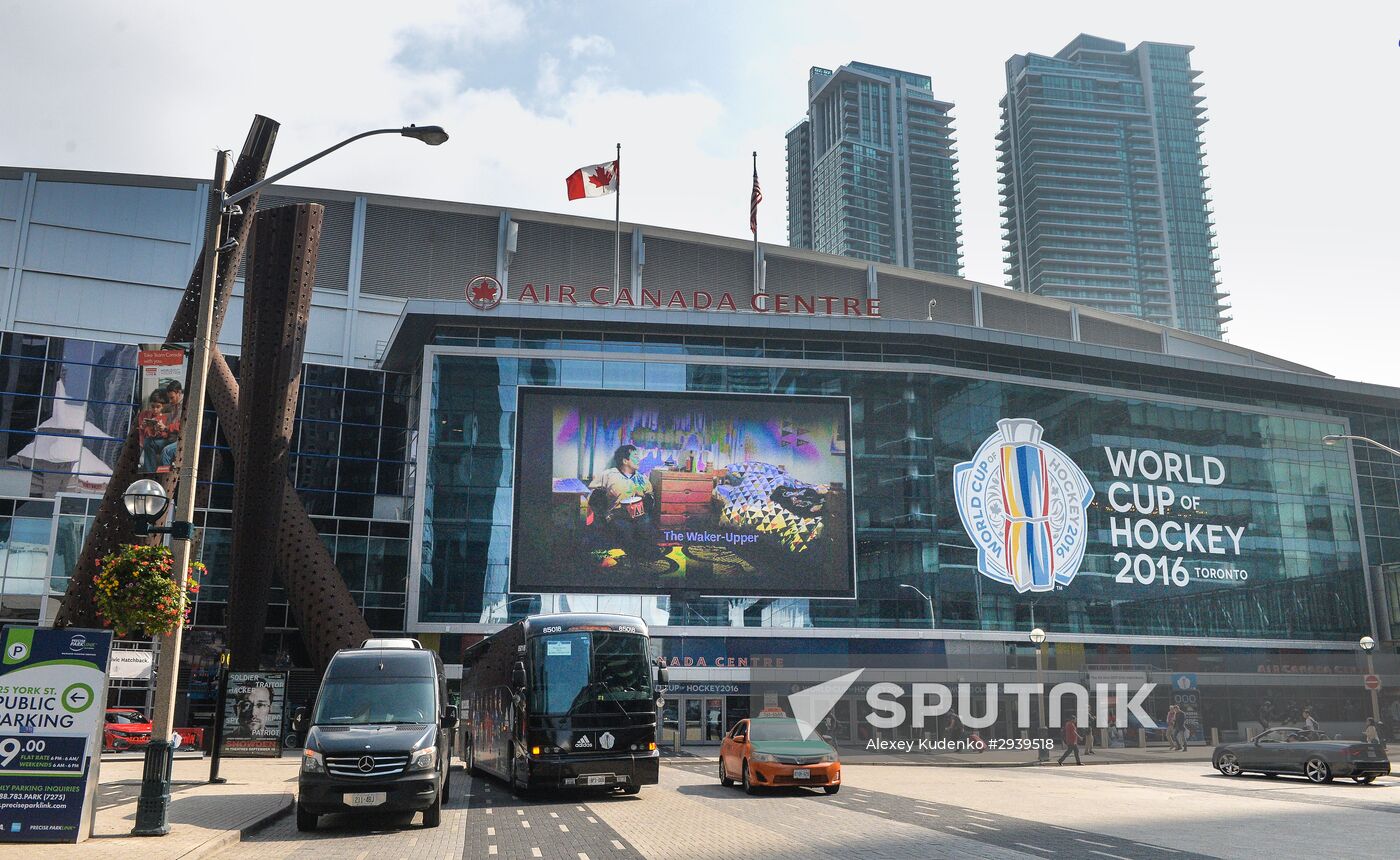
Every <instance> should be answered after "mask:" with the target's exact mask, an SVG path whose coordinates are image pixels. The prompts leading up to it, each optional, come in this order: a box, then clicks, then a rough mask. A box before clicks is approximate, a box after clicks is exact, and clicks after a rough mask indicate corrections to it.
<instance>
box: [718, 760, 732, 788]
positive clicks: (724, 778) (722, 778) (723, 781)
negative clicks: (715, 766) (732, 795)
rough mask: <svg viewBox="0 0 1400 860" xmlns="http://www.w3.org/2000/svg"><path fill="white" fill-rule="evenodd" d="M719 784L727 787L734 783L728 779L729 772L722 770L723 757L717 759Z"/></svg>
mask: <svg viewBox="0 0 1400 860" xmlns="http://www.w3.org/2000/svg"><path fill="white" fill-rule="evenodd" d="M719 784H720V785H722V786H724V787H725V788H729V787H730V786H731V785H733V784H734V780H732V779H730V778H729V774H727V773H725V772H724V759H723V758H721V759H720V760H719Z"/></svg>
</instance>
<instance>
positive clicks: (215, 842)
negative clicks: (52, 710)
mask: <svg viewBox="0 0 1400 860" xmlns="http://www.w3.org/2000/svg"><path fill="white" fill-rule="evenodd" d="M298 762H299V758H297V757H293V756H288V757H286V758H282V759H225V760H224V761H223V762H222V764H221V767H220V775H222V776H223V777H225V778H226V779H227V780H228V782H226V783H224V784H222V785H209V784H208V783H207V782H205V780H206V779H207V778H208V776H209V763H208V761H206V760H204V759H183V758H182V759H177V760H176V761H175V766H174V770H173V772H172V785H171V792H170V833H169V834H168V835H166V836H159V837H142V836H132V835H131V828H132V827H133V826H134V825H135V823H136V798H137V796H138V794H139V793H140V788H141V767H142V764H141V762H140V761H139V760H130V761H104V762H103V763H102V770H101V772H100V779H101V782H100V784H99V785H98V795H97V820H96V823H95V825H94V827H93V837H92V838H91V839H88V840H87V841H86V842H82V843H79V844H77V845H7V846H5V848H4V849H3V856H4V858H5V860H58V858H62V860H70V858H72V860H133V858H139V860H175V858H192V857H198V856H201V855H207V854H209V853H212V852H213V851H215V850H218V849H219V848H221V847H223V846H225V845H228V844H236V843H237V839H238V834H239V832H240V831H241V830H243V829H244V828H246V827H250V826H253V825H255V824H257V823H259V822H261V821H263V820H264V819H266V818H267V817H268V816H270V815H275V814H277V813H278V812H279V811H281V810H284V809H288V808H290V807H291V803H292V798H293V797H294V796H295V794H296V768H297V764H298Z"/></svg>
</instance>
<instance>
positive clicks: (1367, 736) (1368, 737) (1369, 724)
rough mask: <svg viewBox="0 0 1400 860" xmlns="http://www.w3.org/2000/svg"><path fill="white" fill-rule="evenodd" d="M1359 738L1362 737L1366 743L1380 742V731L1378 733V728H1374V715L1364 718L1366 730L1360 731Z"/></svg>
mask: <svg viewBox="0 0 1400 860" xmlns="http://www.w3.org/2000/svg"><path fill="white" fill-rule="evenodd" d="M1361 738H1362V740H1364V741H1366V743H1368V744H1377V745H1379V744H1380V742H1381V733H1380V729H1378V728H1376V718H1375V717H1367V718H1366V730H1365V731H1364V732H1362V733H1361Z"/></svg>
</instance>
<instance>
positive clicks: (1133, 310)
mask: <svg viewBox="0 0 1400 860" xmlns="http://www.w3.org/2000/svg"><path fill="white" fill-rule="evenodd" d="M1190 57H1191V47H1190V46H1188V45H1168V44H1161V43H1157V42H1143V43H1142V44H1140V45H1138V46H1137V47H1136V48H1134V49H1132V50H1131V51H1130V50H1127V47H1126V46H1125V45H1124V44H1123V43H1122V42H1114V41H1111V40H1108V39H1101V38H1098V37H1096V36H1088V35H1080V36H1079V37H1078V38H1076V39H1075V40H1074V41H1072V42H1070V43H1069V45H1067V46H1065V48H1064V49H1063V50H1061V51H1060V52H1059V53H1057V54H1056V55H1055V56H1053V57H1046V56H1041V55H1039V54H1018V55H1016V56H1014V57H1012V58H1011V59H1009V60H1007V62H1006V97H1005V98H1004V99H1003V100H1002V102H1001V117H1002V126H1001V134H1000V135H999V136H998V150H999V152H1000V159H999V160H1000V162H1001V204H1002V211H1003V216H1004V222H1003V229H1004V231H1005V249H1006V258H1005V259H1006V263H1007V266H1006V273H1007V279H1008V282H1009V284H1010V285H1011V286H1012V287H1013V288H1014V289H1018V290H1023V291H1025V292H1030V293H1038V294H1040V295H1043V296H1050V297H1053V298H1059V299H1065V300H1067V301H1072V302H1077V303H1079V304H1084V305H1089V306H1092V307H1096V308H1099V309H1102V310H1106V311H1112V312H1114V313H1121V314H1128V315H1131V316H1136V317H1141V318H1142V319H1146V320H1150V321H1152V322H1154V323H1159V324H1162V325H1168V326H1173V327H1175V328H1180V329H1184V330H1185V331H1189V332H1193V333H1195V334H1200V335H1205V336H1207V337H1213V338H1219V337H1221V335H1222V334H1223V331H1224V325H1225V323H1226V322H1228V321H1229V319H1230V317H1229V316H1228V309H1229V307H1230V305H1229V303H1228V302H1226V301H1225V299H1226V296H1228V293H1225V292H1224V291H1222V290H1221V289H1220V286H1219V282H1218V274H1217V272H1216V250H1215V231H1214V228H1213V226H1212V224H1211V209H1210V199H1209V196H1208V195H1207V191H1206V173H1205V165H1204V163H1203V160H1202V156H1203V153H1202V147H1201V137H1200V135H1201V128H1202V126H1203V125H1204V124H1205V119H1206V118H1205V108H1204V107H1203V105H1202V103H1203V102H1204V100H1205V99H1204V97H1203V96H1201V95H1200V94H1199V90H1200V87H1201V83H1200V81H1199V80H1198V77H1199V75H1200V72H1199V71H1197V70H1195V69H1192V68H1191V60H1190Z"/></svg>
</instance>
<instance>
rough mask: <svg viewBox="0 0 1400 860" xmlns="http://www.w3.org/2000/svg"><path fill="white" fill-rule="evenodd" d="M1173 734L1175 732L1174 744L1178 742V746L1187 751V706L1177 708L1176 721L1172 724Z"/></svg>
mask: <svg viewBox="0 0 1400 860" xmlns="http://www.w3.org/2000/svg"><path fill="white" fill-rule="evenodd" d="M1172 734H1173V738H1172V742H1173V743H1174V744H1176V748H1177V749H1179V750H1181V751H1182V752H1186V748H1187V744H1186V736H1187V734H1188V732H1187V731H1186V709H1185V708H1177V709H1176V722H1175V723H1174V724H1173V725H1172Z"/></svg>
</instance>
